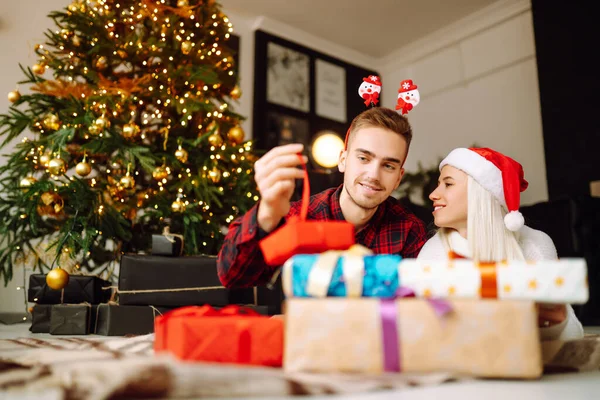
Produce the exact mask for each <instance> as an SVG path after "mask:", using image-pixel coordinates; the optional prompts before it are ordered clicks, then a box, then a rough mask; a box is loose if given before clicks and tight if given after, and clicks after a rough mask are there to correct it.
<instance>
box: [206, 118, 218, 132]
mask: <svg viewBox="0 0 600 400" xmlns="http://www.w3.org/2000/svg"><path fill="white" fill-rule="evenodd" d="M206 131H207V132H212V134H213V135H214V134H217V135H218V134H219V125H217V121H213V122H211V123H210V124H208V126H207V127H206Z"/></svg>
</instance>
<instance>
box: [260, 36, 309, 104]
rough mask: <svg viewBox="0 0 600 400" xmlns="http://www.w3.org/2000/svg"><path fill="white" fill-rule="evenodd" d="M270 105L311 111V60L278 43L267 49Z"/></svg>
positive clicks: (271, 43) (268, 99) (270, 44)
mask: <svg viewBox="0 0 600 400" xmlns="http://www.w3.org/2000/svg"><path fill="white" fill-rule="evenodd" d="M267 101H268V102H269V103H273V104H278V105H281V106H284V107H288V108H291V109H294V110H298V111H302V112H305V113H308V112H309V111H310V59H309V57H308V55H306V54H303V53H301V52H298V51H295V50H292V49H290V48H287V47H285V46H281V45H279V44H277V43H274V42H270V43H268V45H267Z"/></svg>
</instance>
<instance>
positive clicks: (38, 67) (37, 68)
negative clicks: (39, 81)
mask: <svg viewBox="0 0 600 400" xmlns="http://www.w3.org/2000/svg"><path fill="white" fill-rule="evenodd" d="M31 70H32V71H33V73H34V74H37V75H43V74H44V72H46V65H45V64H41V63H40V64H33V67H31Z"/></svg>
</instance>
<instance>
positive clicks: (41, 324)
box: [29, 304, 52, 333]
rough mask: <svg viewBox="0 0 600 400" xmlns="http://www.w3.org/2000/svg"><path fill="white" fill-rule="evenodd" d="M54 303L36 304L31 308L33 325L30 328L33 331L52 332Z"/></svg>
mask: <svg viewBox="0 0 600 400" xmlns="http://www.w3.org/2000/svg"><path fill="white" fill-rule="evenodd" d="M51 309H52V304H36V305H35V306H33V310H31V326H30V327H29V330H30V331H31V332H32V333H49V332H50V310H51Z"/></svg>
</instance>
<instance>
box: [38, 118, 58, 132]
mask: <svg viewBox="0 0 600 400" xmlns="http://www.w3.org/2000/svg"><path fill="white" fill-rule="evenodd" d="M42 124H43V125H44V128H46V129H50V130H53V131H57V130H58V129H59V128H60V121H59V120H58V116H56V114H48V115H46V116H45V117H44V120H43V121H42Z"/></svg>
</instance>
